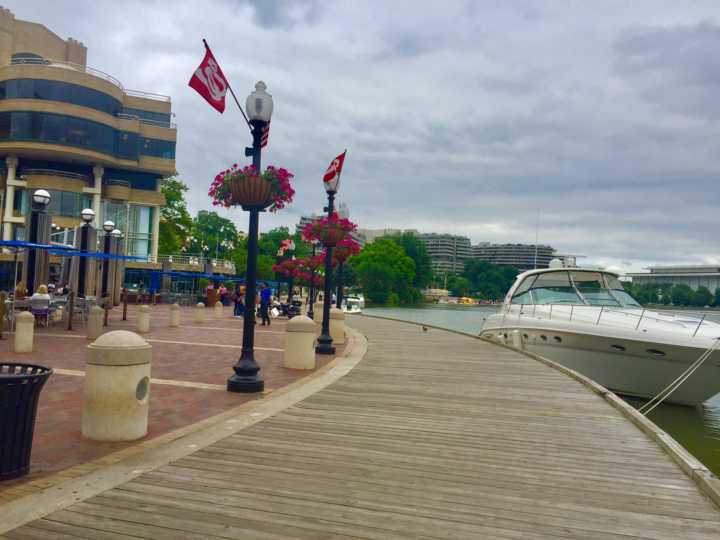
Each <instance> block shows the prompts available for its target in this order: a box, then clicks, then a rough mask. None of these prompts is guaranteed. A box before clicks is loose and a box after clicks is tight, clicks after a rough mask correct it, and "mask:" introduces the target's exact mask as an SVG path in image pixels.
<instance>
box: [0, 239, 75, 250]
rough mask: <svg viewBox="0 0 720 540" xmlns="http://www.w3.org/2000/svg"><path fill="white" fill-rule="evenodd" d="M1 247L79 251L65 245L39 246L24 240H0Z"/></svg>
mask: <svg viewBox="0 0 720 540" xmlns="http://www.w3.org/2000/svg"><path fill="white" fill-rule="evenodd" d="M0 247H9V248H15V249H53V250H57V251H77V250H76V249H75V248H74V247H71V246H66V245H65V244H38V243H35V242H25V241H23V240H0Z"/></svg>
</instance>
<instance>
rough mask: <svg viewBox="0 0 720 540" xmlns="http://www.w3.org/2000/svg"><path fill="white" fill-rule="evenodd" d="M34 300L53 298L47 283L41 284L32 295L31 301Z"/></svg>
mask: <svg viewBox="0 0 720 540" xmlns="http://www.w3.org/2000/svg"><path fill="white" fill-rule="evenodd" d="M32 300H48V301H49V300H51V298H50V295H49V294H48V288H47V285H40V286H39V287H38V288H37V291H36V292H35V294H33V295H32V296H31V297H30V301H32Z"/></svg>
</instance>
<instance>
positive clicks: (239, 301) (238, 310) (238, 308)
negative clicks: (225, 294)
mask: <svg viewBox="0 0 720 540" xmlns="http://www.w3.org/2000/svg"><path fill="white" fill-rule="evenodd" d="M244 297H245V291H244V290H243V287H242V285H240V284H239V283H238V284H237V285H235V292H234V293H233V294H232V300H233V302H235V311H234V312H233V316H234V317H242V316H243V314H244V312H245V305H244V304H243V298H244Z"/></svg>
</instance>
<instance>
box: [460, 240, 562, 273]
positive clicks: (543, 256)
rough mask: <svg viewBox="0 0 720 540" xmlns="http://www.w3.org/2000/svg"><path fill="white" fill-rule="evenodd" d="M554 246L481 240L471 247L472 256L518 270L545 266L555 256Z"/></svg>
mask: <svg viewBox="0 0 720 540" xmlns="http://www.w3.org/2000/svg"><path fill="white" fill-rule="evenodd" d="M556 256H557V255H556V254H555V248H553V247H551V246H544V245H538V246H536V245H535V244H491V243H490V242H481V243H480V244H477V245H475V246H473V247H472V257H473V258H475V259H481V260H483V261H488V262H490V263H492V264H497V265H501V266H512V267H514V268H517V269H518V270H532V269H533V268H547V267H548V264H549V263H550V261H551V260H552V259H553V258H555V257H556Z"/></svg>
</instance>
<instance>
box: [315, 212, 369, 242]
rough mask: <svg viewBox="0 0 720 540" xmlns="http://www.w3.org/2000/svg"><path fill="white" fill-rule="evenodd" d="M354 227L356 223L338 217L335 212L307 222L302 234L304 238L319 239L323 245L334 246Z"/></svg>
mask: <svg viewBox="0 0 720 540" xmlns="http://www.w3.org/2000/svg"><path fill="white" fill-rule="evenodd" d="M356 228H357V225H355V224H354V223H353V222H352V221H350V220H349V219H345V218H340V217H338V215H337V212H335V213H333V215H332V216H330V217H327V216H326V217H322V218H320V219H316V220H315V221H312V222H310V223H308V224H307V225H306V226H305V228H304V229H303V232H302V234H303V238H305V240H308V241H313V240H319V241H320V242H322V244H323V245H324V246H327V247H335V246H336V245H337V244H338V242H340V241H342V240H343V239H344V238H346V237H347V236H348V235H349V234H350V233H351V232H352V231H354V230H355V229H356Z"/></svg>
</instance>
